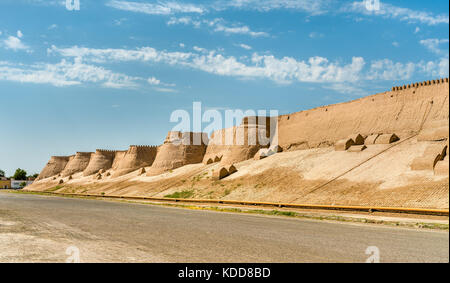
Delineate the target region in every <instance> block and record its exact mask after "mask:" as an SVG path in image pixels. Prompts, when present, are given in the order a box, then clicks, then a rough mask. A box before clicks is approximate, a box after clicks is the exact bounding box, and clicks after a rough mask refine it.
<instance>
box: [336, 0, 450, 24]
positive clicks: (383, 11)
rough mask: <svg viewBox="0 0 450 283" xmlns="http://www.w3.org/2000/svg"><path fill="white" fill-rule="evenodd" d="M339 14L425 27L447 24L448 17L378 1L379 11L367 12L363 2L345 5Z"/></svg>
mask: <svg viewBox="0 0 450 283" xmlns="http://www.w3.org/2000/svg"><path fill="white" fill-rule="evenodd" d="M341 12H352V13H360V14H364V15H374V16H381V17H384V18H390V19H397V20H400V21H404V22H407V23H421V24H426V25H430V26H432V25H438V24H448V23H449V17H448V15H444V14H443V15H434V14H432V13H429V12H424V11H415V10H412V9H409V8H402V7H397V6H394V5H391V4H387V3H384V1H380V10H368V9H367V8H366V3H365V1H357V2H353V3H348V4H345V5H344V6H343V7H342V8H341Z"/></svg>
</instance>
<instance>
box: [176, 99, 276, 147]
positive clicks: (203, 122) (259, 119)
mask: <svg viewBox="0 0 450 283" xmlns="http://www.w3.org/2000/svg"><path fill="white" fill-rule="evenodd" d="M240 121H242V123H241V125H237V123H239V122H240ZM170 122H171V123H177V124H176V125H175V126H174V127H173V128H172V130H171V134H170V136H169V137H168V139H169V140H170V142H171V143H174V144H177V143H182V144H185V145H191V144H193V145H202V144H214V145H262V146H266V145H274V144H275V145H278V138H277V122H278V110H270V111H267V110H242V109H234V110H231V109H227V110H224V111H219V110H218V109H209V110H206V111H204V112H203V109H202V103H201V102H194V103H193V106H192V112H191V113H190V112H189V111H187V110H182V109H179V110H175V111H173V112H172V114H171V116H170ZM191 133H192V134H191ZM212 133H214V135H213V137H212V139H211V140H209V135H210V134H212Z"/></svg>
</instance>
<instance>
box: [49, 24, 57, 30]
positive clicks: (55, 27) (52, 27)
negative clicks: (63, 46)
mask: <svg viewBox="0 0 450 283" xmlns="http://www.w3.org/2000/svg"><path fill="white" fill-rule="evenodd" d="M57 28H58V25H57V24H52V25H50V26H49V27H48V29H49V30H53V29H57Z"/></svg>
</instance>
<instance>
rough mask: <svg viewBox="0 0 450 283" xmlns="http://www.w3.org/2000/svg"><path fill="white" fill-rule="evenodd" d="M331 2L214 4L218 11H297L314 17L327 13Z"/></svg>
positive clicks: (231, 0)
mask: <svg viewBox="0 0 450 283" xmlns="http://www.w3.org/2000/svg"><path fill="white" fill-rule="evenodd" d="M331 2H332V1H331V0H219V1H216V2H215V3H214V7H217V9H219V10H222V9H229V8H236V9H243V10H256V11H260V12H268V11H271V10H280V9H286V10H291V11H292V10H295V11H300V12H306V13H309V14H312V15H318V14H322V13H325V12H326V11H327V10H328V6H329V5H330V4H331Z"/></svg>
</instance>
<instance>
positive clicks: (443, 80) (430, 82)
mask: <svg viewBox="0 0 450 283" xmlns="http://www.w3.org/2000/svg"><path fill="white" fill-rule="evenodd" d="M444 83H448V78H440V79H437V80H428V81H423V82H418V83H413V84H408V85H403V86H394V87H392V91H399V90H406V89H411V88H418V87H421V86H431V85H436V84H444Z"/></svg>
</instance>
